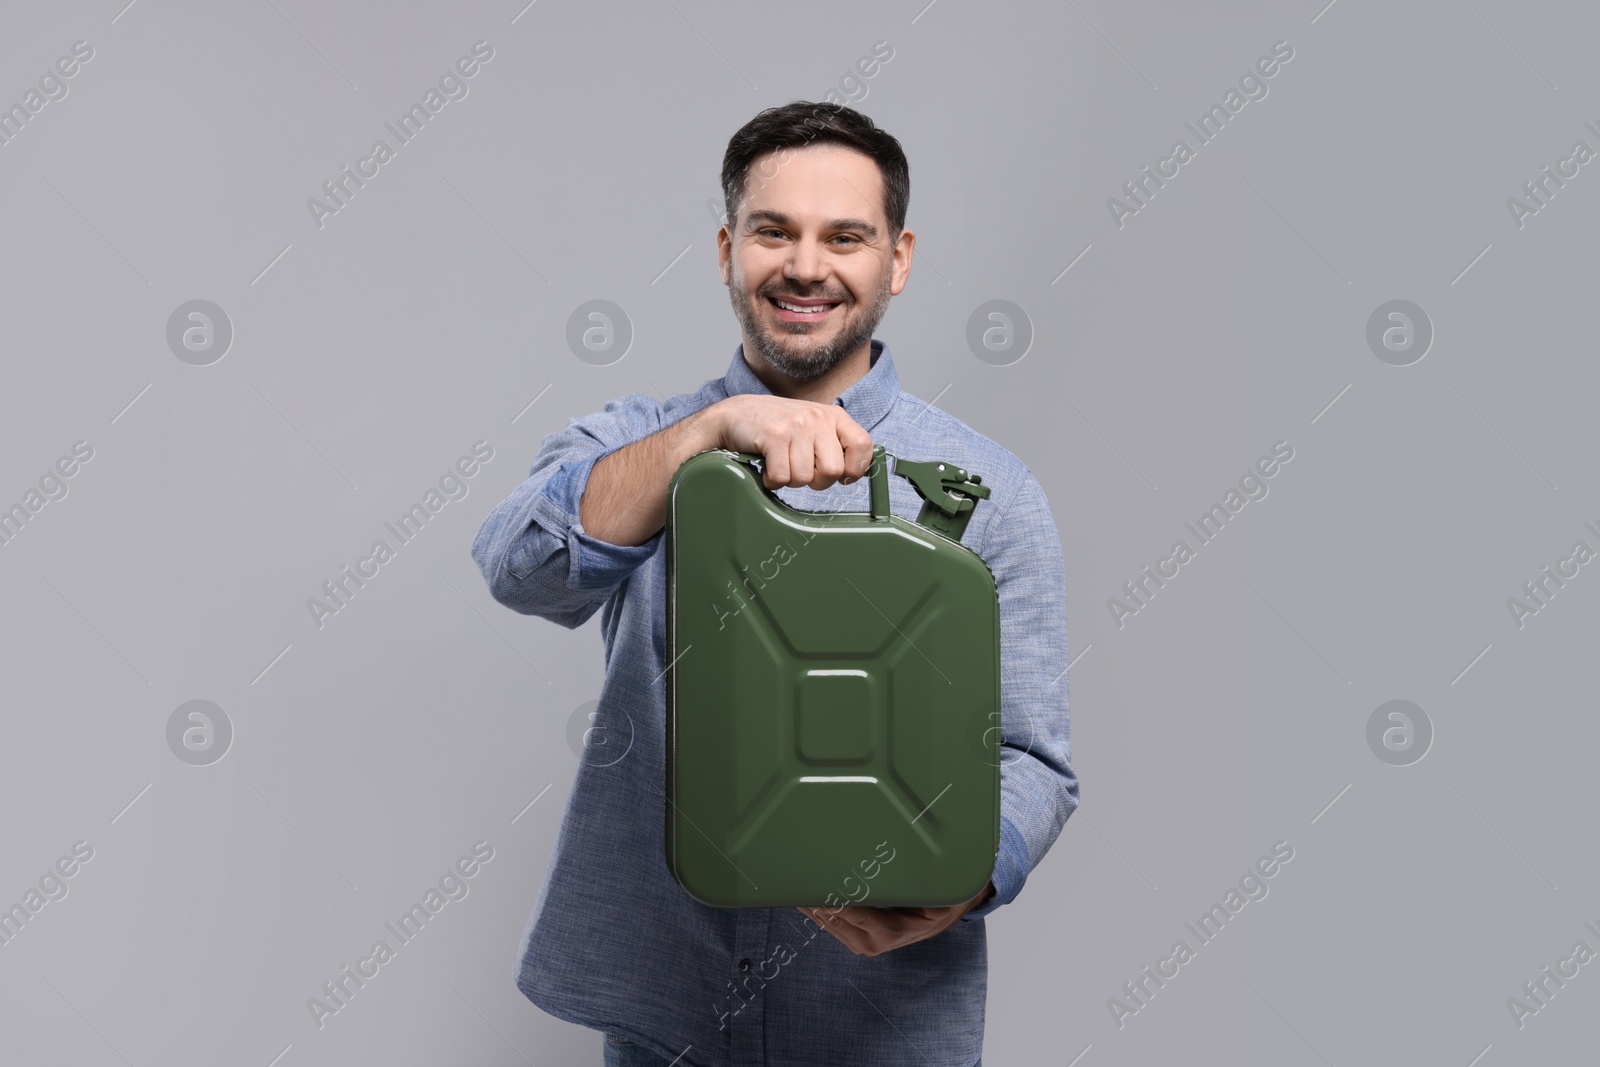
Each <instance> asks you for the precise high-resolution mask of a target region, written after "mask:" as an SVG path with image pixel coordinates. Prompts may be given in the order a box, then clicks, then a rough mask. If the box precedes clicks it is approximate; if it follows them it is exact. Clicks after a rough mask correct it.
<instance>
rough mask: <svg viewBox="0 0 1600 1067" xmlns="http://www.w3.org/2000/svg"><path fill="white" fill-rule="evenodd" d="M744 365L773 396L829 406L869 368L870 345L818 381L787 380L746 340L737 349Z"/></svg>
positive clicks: (852, 354)
mask: <svg viewBox="0 0 1600 1067" xmlns="http://www.w3.org/2000/svg"><path fill="white" fill-rule="evenodd" d="M740 351H741V353H742V354H743V356H744V362H745V366H747V367H749V368H750V373H752V374H754V375H755V376H756V377H757V378H759V379H760V380H761V384H762V385H765V386H766V387H767V388H768V389H769V390H771V391H772V395H773V396H781V397H787V398H788V399H790V400H810V401H812V402H813V403H817V404H831V403H833V402H834V400H835V399H837V398H838V396H839V394H840V393H842V392H844V391H845V390H846V389H848V388H850V386H852V385H854V384H855V383H856V382H857V381H859V380H860V379H862V378H864V377H866V374H867V372H868V371H869V370H871V369H872V342H871V341H868V342H866V343H865V344H863V345H862V346H861V347H860V348H858V349H856V350H855V351H854V352H852V353H850V354H849V355H848V356H846V357H845V358H844V359H842V360H840V361H839V363H838V365H837V366H835V367H834V368H833V369H832V370H830V371H829V372H828V373H826V374H824V375H823V376H822V377H820V378H811V379H808V380H804V381H802V380H801V379H799V378H791V377H790V376H789V375H787V374H785V373H783V372H782V371H780V370H778V369H777V368H776V367H774V366H772V365H771V364H769V363H768V362H767V361H766V360H765V359H762V358H761V356H760V354H759V353H756V351H755V347H754V346H753V345H751V344H750V343H749V342H748V341H746V342H745V344H744V345H743V347H742V348H741V350H740Z"/></svg>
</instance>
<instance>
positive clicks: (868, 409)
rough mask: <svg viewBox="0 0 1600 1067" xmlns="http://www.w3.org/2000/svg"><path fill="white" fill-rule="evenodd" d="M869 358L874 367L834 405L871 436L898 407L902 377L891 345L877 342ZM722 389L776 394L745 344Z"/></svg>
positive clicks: (736, 352) (734, 392) (738, 347)
mask: <svg viewBox="0 0 1600 1067" xmlns="http://www.w3.org/2000/svg"><path fill="white" fill-rule="evenodd" d="M869 359H870V361H871V366H870V367H869V369H868V370H867V373H865V374H863V375H862V376H861V377H860V378H857V379H856V380H855V381H854V382H852V383H850V386H849V387H848V388H847V389H845V391H844V392H842V393H840V394H839V396H838V397H837V398H836V399H835V400H834V403H836V404H839V405H842V406H843V407H844V410H845V413H846V414H848V415H849V416H850V417H851V418H852V419H854V420H856V422H857V424H859V425H860V427H861V428H862V429H863V430H866V431H867V432H868V433H871V432H872V429H873V427H875V426H877V425H878V423H880V422H882V421H883V417H884V416H885V415H887V414H889V409H890V408H892V407H893V406H894V402H895V399H896V398H897V397H898V396H899V395H900V376H899V375H898V374H896V373H895V369H894V357H893V356H892V355H890V353H889V346H888V345H886V344H884V343H883V342H882V341H879V340H876V339H874V340H873V342H872V355H871V356H870V357H869ZM722 387H723V390H724V392H726V393H727V395H728V396H739V395H740V394H742V393H765V394H767V395H769V396H770V395H772V390H771V389H768V388H767V385H766V383H765V382H763V381H762V380H761V379H760V378H757V377H756V375H755V372H754V371H752V370H751V369H750V365H749V364H748V363H746V362H745V361H744V346H743V345H742V344H739V345H735V346H734V349H733V362H732V363H731V364H729V366H728V373H727V375H726V376H725V377H724V378H723V379H722Z"/></svg>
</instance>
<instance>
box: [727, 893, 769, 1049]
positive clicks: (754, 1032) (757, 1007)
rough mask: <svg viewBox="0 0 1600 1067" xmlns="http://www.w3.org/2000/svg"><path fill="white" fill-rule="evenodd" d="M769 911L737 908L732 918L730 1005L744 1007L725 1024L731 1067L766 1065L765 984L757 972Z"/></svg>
mask: <svg viewBox="0 0 1600 1067" xmlns="http://www.w3.org/2000/svg"><path fill="white" fill-rule="evenodd" d="M771 919H772V912H771V911H770V910H769V909H767V908H740V909H738V911H737V914H736V916H735V918H734V927H733V964H732V974H731V975H730V980H731V981H732V982H733V989H734V994H733V1005H734V1006H735V1007H738V1006H739V1005H740V1004H741V1003H742V1004H743V1005H744V1006H743V1008H741V1009H740V1011H739V1012H738V1014H736V1015H734V1016H733V1018H732V1019H731V1020H730V1022H729V1027H730V1029H731V1030H732V1031H733V1063H734V1067H761V1065H762V1064H765V1063H766V1047H767V1038H766V1004H765V1001H764V999H763V990H764V988H765V986H766V982H765V981H763V980H762V978H761V976H760V974H759V973H758V971H759V970H760V969H761V966H762V963H763V962H764V961H765V960H766V959H767V931H768V929H769V927H770V926H771Z"/></svg>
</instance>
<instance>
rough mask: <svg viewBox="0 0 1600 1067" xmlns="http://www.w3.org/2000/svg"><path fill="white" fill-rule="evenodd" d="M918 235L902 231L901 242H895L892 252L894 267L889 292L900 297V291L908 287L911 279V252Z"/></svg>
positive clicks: (909, 231) (910, 231)
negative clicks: (907, 284) (907, 283)
mask: <svg viewBox="0 0 1600 1067" xmlns="http://www.w3.org/2000/svg"><path fill="white" fill-rule="evenodd" d="M916 243H917V235H916V233H915V232H914V231H912V230H901V231H900V238H899V240H897V241H895V243H894V249H893V250H892V251H891V253H890V254H891V256H892V257H893V261H894V266H893V273H892V275H891V277H890V281H889V292H890V294H891V295H893V296H899V295H900V290H902V289H904V288H905V287H906V282H907V281H908V280H909V279H910V277H911V252H912V249H913V248H915V247H916Z"/></svg>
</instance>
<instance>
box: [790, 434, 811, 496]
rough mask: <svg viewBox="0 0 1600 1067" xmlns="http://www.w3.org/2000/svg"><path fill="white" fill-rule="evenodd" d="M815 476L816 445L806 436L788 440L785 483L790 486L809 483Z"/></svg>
mask: <svg viewBox="0 0 1600 1067" xmlns="http://www.w3.org/2000/svg"><path fill="white" fill-rule="evenodd" d="M816 476H817V453H816V447H815V446H814V445H813V444H812V443H811V441H810V440H809V439H808V438H804V437H801V438H797V439H795V440H793V441H790V442H789V480H788V482H787V483H786V484H788V485H791V486H796V487H798V486H802V485H810V484H811V480H812V479H813V478H815V477H816Z"/></svg>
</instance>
